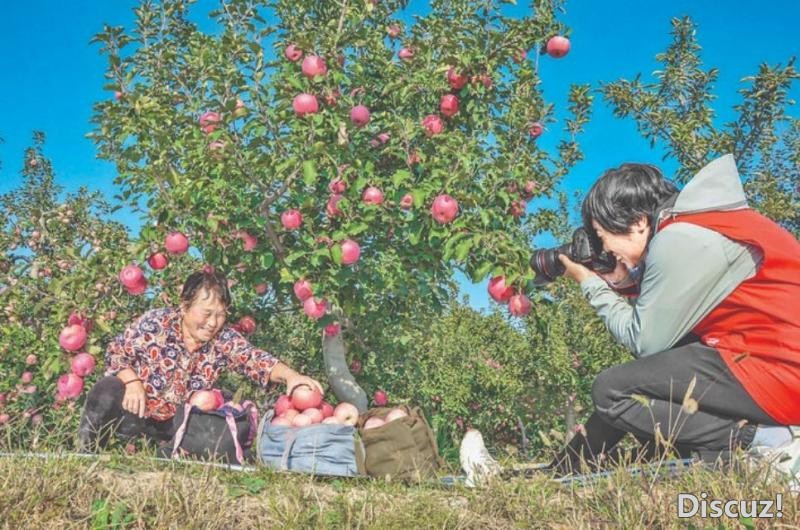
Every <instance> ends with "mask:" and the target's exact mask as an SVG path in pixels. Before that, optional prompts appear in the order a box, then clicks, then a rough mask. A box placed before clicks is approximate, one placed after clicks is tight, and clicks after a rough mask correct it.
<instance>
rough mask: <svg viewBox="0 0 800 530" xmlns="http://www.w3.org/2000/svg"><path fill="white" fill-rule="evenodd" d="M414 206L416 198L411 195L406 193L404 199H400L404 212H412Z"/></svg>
mask: <svg viewBox="0 0 800 530" xmlns="http://www.w3.org/2000/svg"><path fill="white" fill-rule="evenodd" d="M412 206H414V197H413V196H412V195H411V194H410V193H406V194H405V195H403V198H402V199H400V208H402V209H403V210H410V209H411V207H412Z"/></svg>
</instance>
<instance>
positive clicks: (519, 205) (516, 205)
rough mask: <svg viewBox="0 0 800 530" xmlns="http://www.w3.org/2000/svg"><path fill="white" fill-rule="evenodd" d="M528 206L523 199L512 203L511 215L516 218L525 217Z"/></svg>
mask: <svg viewBox="0 0 800 530" xmlns="http://www.w3.org/2000/svg"><path fill="white" fill-rule="evenodd" d="M527 206H528V204H527V203H526V202H525V201H523V200H522V199H518V200H516V201H512V202H511V210H510V211H511V215H513V216H514V217H522V216H523V215H525V208H527Z"/></svg>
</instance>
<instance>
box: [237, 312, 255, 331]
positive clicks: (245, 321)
mask: <svg viewBox="0 0 800 530" xmlns="http://www.w3.org/2000/svg"><path fill="white" fill-rule="evenodd" d="M236 326H237V327H238V328H239V329H240V330H241V331H242V333H243V334H245V335H250V334H251V333H253V332H254V331H255V330H256V319H254V318H253V317H251V316H250V315H245V316H243V317H242V318H240V319H239V321H238V322H237V323H236Z"/></svg>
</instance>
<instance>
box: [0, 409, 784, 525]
mask: <svg viewBox="0 0 800 530" xmlns="http://www.w3.org/2000/svg"><path fill="white" fill-rule="evenodd" d="M26 425H29V424H28V423H26V422H22V421H20V422H14V423H13V424H11V425H6V426H5V427H3V428H2V429H0V452H2V453H4V455H3V456H0V491H2V494H0V528H12V529H18V528H37V529H39V528H42V529H46V528H58V529H64V528H92V529H100V528H103V529H106V528H158V529H161V528H211V529H214V528H220V529H228V528H335V529H338V528H359V529H362V528H363V529H380V530H384V529H403V530H405V529H416V528H454V529H460V528H481V529H501V528H502V529H506V528H570V529H572V528H626V529H627V528H648V529H650V528H692V529H721V528H773V527H779V526H782V527H785V528H799V527H800V510H798V504H799V503H800V498H798V496H797V495H791V494H788V493H786V487H785V484H783V483H782V482H781V481H779V480H768V479H767V476H766V473H765V470H764V469H763V468H762V469H751V468H748V467H747V466H736V468H735V469H734V468H731V469H727V470H724V471H719V470H711V469H709V468H706V467H702V466H696V467H692V468H690V469H688V470H686V471H684V472H683V473H681V474H679V475H677V476H665V477H661V478H659V479H654V478H653V476H652V475H650V476H647V475H641V476H638V477H633V476H631V475H630V474H628V473H627V472H626V471H625V470H624V468H618V469H616V470H614V472H613V473H611V475H610V476H609V477H607V478H604V479H601V480H598V481H595V482H592V483H589V484H587V485H585V486H564V485H561V484H559V483H557V482H555V481H553V480H552V477H551V476H550V475H548V474H546V473H544V472H540V473H538V474H534V475H532V476H529V477H528V478H524V477H519V476H518V477H512V478H508V479H504V480H497V481H494V482H492V483H490V484H489V485H488V486H486V487H484V488H478V489H468V488H465V487H463V486H460V485H458V486H453V487H446V486H444V485H442V484H441V483H439V482H438V481H436V480H431V481H430V482H424V483H418V484H403V483H397V482H387V481H384V480H374V479H369V478H357V479H352V478H319V477H312V476H308V475H299V474H285V473H276V472H273V471H271V470H270V469H268V468H265V467H257V468H256V470H255V471H253V472H246V471H233V470H229V469H225V468H223V467H215V466H208V465H200V464H192V463H182V462H176V461H166V462H165V461H158V460H155V459H153V458H152V457H153V456H155V451H154V450H153V449H148V448H147V446H146V445H145V446H142V445H140V449H139V451H138V452H137V453H135V454H133V455H129V454H127V453H126V452H125V451H124V450H123V449H122V448H121V447H120V448H116V449H111V450H109V451H107V452H105V453H103V454H101V455H99V456H96V457H91V458H87V457H80V456H76V455H70V454H68V453H61V454H60V453H59V449H58V448H65V447H66V448H69V447H71V446H72V445H71V444H72V439H73V438H74V437H73V435H72V433H74V432H75V431H74V425H72V423H70V422H69V421H67V420H65V421H64V423H63V424H60V425H50V426H49V428H48V429H46V428H44V427H43V426H42V427H37V428H34V429H33V430H31V429H30V428H29V427H27V426H26ZM450 449H455V448H450ZM28 451H30V452H35V453H38V454H45V455H50V456H51V457H49V458H39V457H30V456H25V455H26V454H30V453H26V452H28ZM452 452H453V451H449V452H448V454H450V453H452ZM538 457H539V458H538V460H540V461H541V460H545V461H546V460H548V459H549V457H548V455H544V454H541V455H538ZM501 463H502V464H503V466H504V467H505V468H510V467H511V466H512V465H514V464H515V461H514V459H513V457H510V456H507V457H505V458H504V459H503V462H501ZM516 463H518V462H516ZM449 466H450V467H449V468H448V469H444V470H442V473H443V475H450V474H456V475H457V474H460V470H458V469H457V466H455V465H453V464H452V460H451V463H450V464H449ZM702 492H706V493H707V494H708V498H709V500H712V499H722V500H731V499H741V500H752V499H759V500H760V499H764V500H774V499H775V498H776V495H777V494H778V493H782V494H783V510H782V514H783V517H782V518H780V519H753V520H749V519H743V518H742V519H730V518H727V517H723V518H720V519H710V518H709V519H701V518H700V517H694V518H692V519H678V517H677V497H678V494H679V493H693V494H696V495H698V496H699V495H700V494H701V493H702Z"/></svg>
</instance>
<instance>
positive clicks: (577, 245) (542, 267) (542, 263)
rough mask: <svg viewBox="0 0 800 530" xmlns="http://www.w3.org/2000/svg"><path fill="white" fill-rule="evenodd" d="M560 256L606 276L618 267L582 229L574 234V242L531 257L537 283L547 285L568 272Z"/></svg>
mask: <svg viewBox="0 0 800 530" xmlns="http://www.w3.org/2000/svg"><path fill="white" fill-rule="evenodd" d="M559 254H564V255H565V256H567V257H568V258H569V259H571V260H572V261H574V262H575V263H580V264H581V265H583V266H585V267H587V268H589V269H591V270H593V271H595V272H598V273H600V274H606V273H609V272H612V271H613V270H614V269H615V268H616V266H617V259H616V258H615V257H614V256H612V255H611V254H609V253H608V252H605V251H604V250H603V247H602V244H601V243H600V241H599V240H598V239H597V238H592V237H590V236H589V234H588V233H587V232H586V230H585V229H584V228H583V227H581V228H578V229H576V230H575V232H573V233H572V241H570V242H569V243H566V244H564V245H561V246H559V247H556V248H544V249H540V250H537V251H535V252H534V253H533V256H532V257H531V268H533V270H534V272H536V280H535V283H536V284H537V285H545V284H547V283H550V282H552V281H553V280H555V279H556V278H558V277H559V276H561V275H562V274H564V271H565V270H566V269H565V268H564V265H562V264H561V261H559V259H558V255H559Z"/></svg>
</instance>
